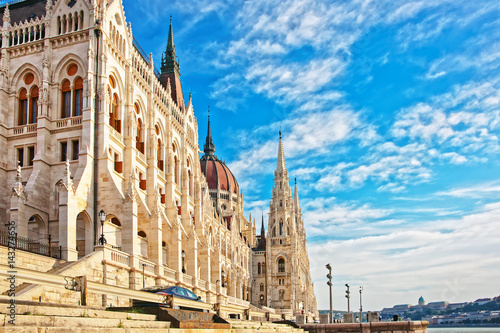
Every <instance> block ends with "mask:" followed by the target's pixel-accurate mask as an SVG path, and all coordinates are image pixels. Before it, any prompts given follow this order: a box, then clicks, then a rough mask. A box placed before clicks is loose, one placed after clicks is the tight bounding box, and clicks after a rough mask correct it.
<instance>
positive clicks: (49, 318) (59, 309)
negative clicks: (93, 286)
mask: <svg viewBox="0 0 500 333" xmlns="http://www.w3.org/2000/svg"><path fill="white" fill-rule="evenodd" d="M15 312H16V316H15V326H12V325H10V324H9V320H11V317H10V316H9V315H8V314H9V313H10V309H9V304H7V303H2V304H0V333H4V332H5V333H7V332H9V333H10V332H12V333H16V332H19V333H20V332H23V333H24V332H26V333H28V332H29V333H31V332H33V333H41V332H45V333H60V332H72V333H83V332H91V333H94V332H95V333H97V332H113V333H115V332H116V333H118V332H169V331H168V328H169V327H170V322H164V321H163V322H162V321H156V316H154V315H148V314H139V313H125V312H111V311H105V310H102V309H95V308H86V307H67V306H50V305H48V304H42V305H38V304H37V305H35V304H16V311H15Z"/></svg>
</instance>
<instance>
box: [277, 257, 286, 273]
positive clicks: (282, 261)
mask: <svg viewBox="0 0 500 333" xmlns="http://www.w3.org/2000/svg"><path fill="white" fill-rule="evenodd" d="M278 273H285V259H283V258H279V260H278Z"/></svg>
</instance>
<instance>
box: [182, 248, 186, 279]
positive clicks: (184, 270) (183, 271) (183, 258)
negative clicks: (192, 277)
mask: <svg viewBox="0 0 500 333" xmlns="http://www.w3.org/2000/svg"><path fill="white" fill-rule="evenodd" d="M185 258H186V252H185V251H184V250H182V273H183V274H186V268H184V260H185Z"/></svg>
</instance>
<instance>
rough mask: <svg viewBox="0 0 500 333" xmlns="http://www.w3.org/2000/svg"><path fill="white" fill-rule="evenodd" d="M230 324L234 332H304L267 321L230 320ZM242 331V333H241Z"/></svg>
mask: <svg viewBox="0 0 500 333" xmlns="http://www.w3.org/2000/svg"><path fill="white" fill-rule="evenodd" d="M228 322H229V323H230V324H231V328H232V329H233V332H247V331H246V330H249V331H248V332H254V331H255V332H260V333H274V332H276V333H278V332H282V333H288V332H296V333H300V332H304V330H303V329H301V328H293V327H291V326H288V325H283V324H276V323H270V322H267V321H264V322H260V321H247V320H239V319H229V320H228ZM240 330H241V331H240Z"/></svg>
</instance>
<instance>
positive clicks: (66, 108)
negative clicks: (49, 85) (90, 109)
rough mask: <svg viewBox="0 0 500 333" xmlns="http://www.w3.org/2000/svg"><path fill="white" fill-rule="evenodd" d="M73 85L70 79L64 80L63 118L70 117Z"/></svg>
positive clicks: (62, 95)
mask: <svg viewBox="0 0 500 333" xmlns="http://www.w3.org/2000/svg"><path fill="white" fill-rule="evenodd" d="M70 108H71V85H70V83H69V80H67V79H66V80H64V81H63V83H62V86H61V118H68V117H70V115H71V113H70Z"/></svg>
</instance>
